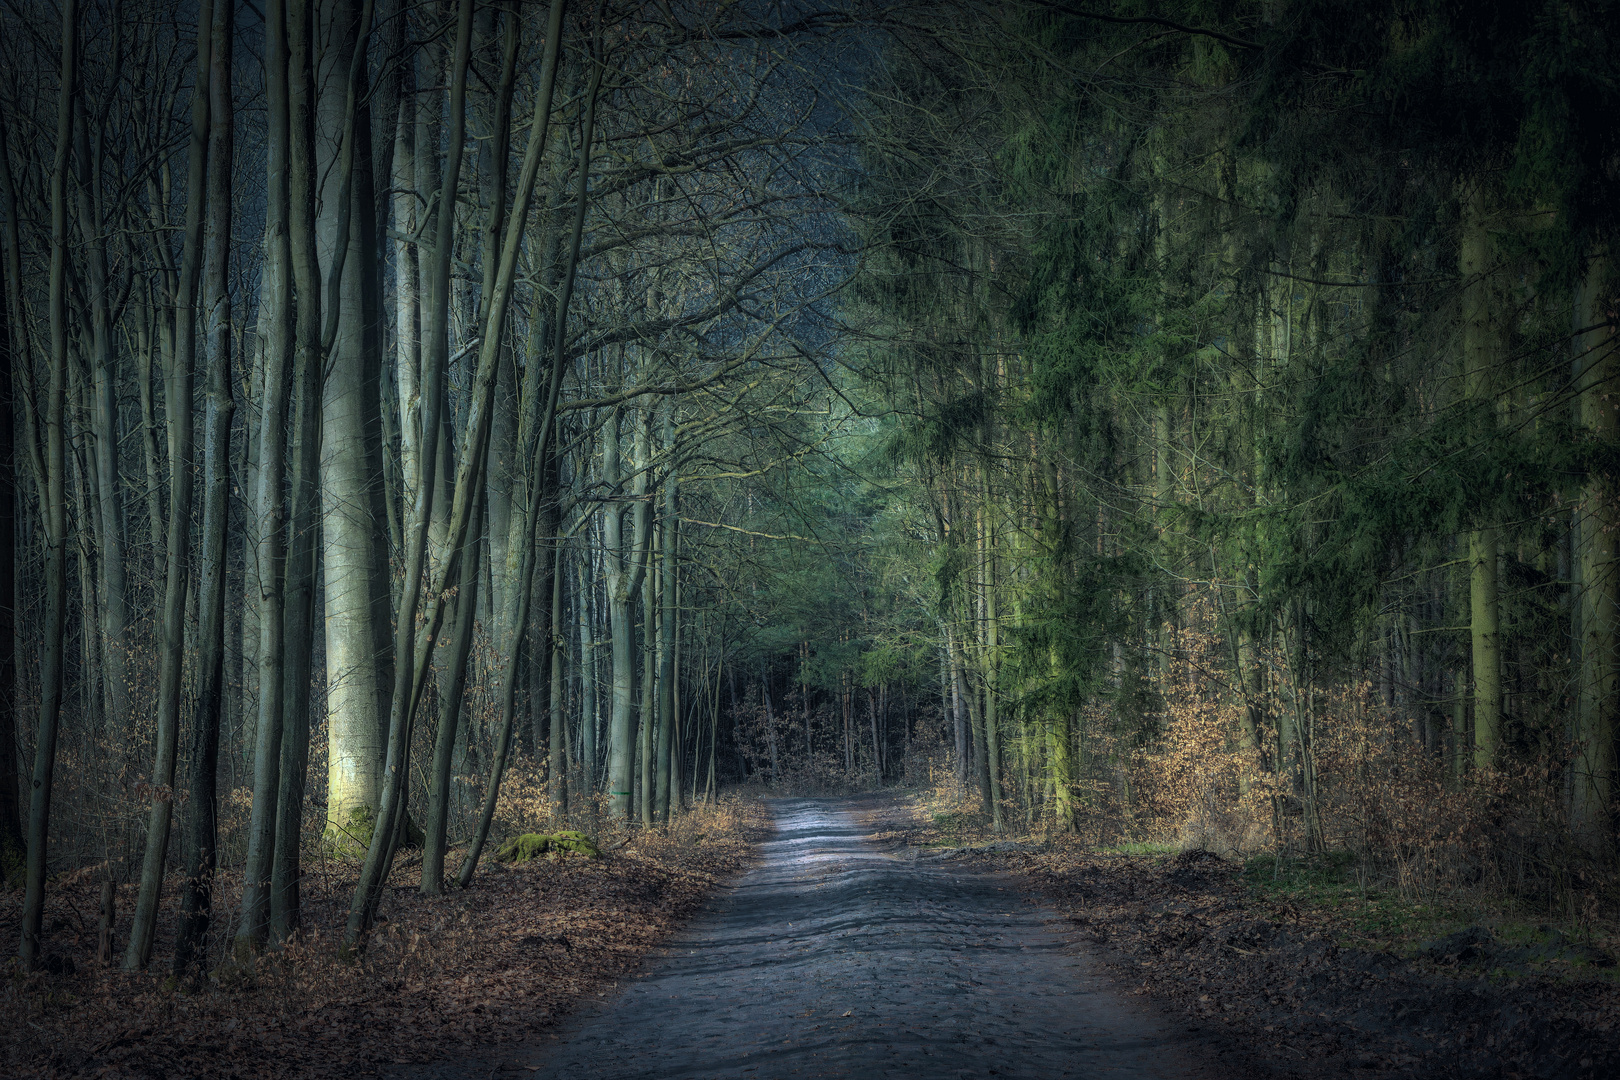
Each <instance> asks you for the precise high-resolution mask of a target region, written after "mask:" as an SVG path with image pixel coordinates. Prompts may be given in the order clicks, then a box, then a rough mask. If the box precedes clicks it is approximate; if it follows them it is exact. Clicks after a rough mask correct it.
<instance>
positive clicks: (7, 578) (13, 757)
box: [0, 121, 43, 889]
mask: <svg viewBox="0 0 1620 1080" xmlns="http://www.w3.org/2000/svg"><path fill="white" fill-rule="evenodd" d="M7 142H8V140H7V138H6V127H5V123H4V121H0V200H4V205H3V206H0V227H3V228H4V235H3V239H4V241H5V245H6V250H5V258H4V260H3V261H0V888H5V889H14V888H20V887H22V886H23V884H24V882H25V881H26V879H27V876H28V844H27V842H26V841H25V840H24V839H23V824H22V823H23V819H22V804H21V802H20V798H21V795H22V792H21V790H20V789H19V787H18V785H17V772H18V767H19V764H20V763H19V762H18V760H17V746H18V742H17V712H18V709H17V513H16V507H17V495H18V493H17V447H16V440H15V431H14V429H13V426H12V416H13V413H12V410H13V409H14V408H15V402H16V399H17V393H16V385H17V382H20V381H23V380H25V379H26V378H27V372H28V370H29V367H30V365H31V364H32V360H31V359H30V358H29V355H28V353H29V349H28V328H27V326H26V325H25V324H24V323H23V315H22V250H21V244H20V238H19V236H18V229H17V205H16V200H17V195H16V189H15V187H14V185H13V184H12V180H11V162H10V157H9V155H10V149H9V147H8V145H7ZM30 404H31V403H30ZM28 411H29V412H30V413H31V412H32V409H31V408H30V409H29V410H28ZM28 441H29V443H30V444H31V443H32V441H33V440H32V439H30V440H28ZM30 449H32V447H31V446H30ZM41 479H43V478H41Z"/></svg>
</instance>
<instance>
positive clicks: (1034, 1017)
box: [410, 799, 1219, 1080]
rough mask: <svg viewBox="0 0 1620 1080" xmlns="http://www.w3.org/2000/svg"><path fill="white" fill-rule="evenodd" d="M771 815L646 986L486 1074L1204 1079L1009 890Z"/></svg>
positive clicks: (796, 804)
mask: <svg viewBox="0 0 1620 1080" xmlns="http://www.w3.org/2000/svg"><path fill="white" fill-rule="evenodd" d="M772 809H773V811H774V813H775V816H776V826H777V831H776V833H775V835H774V836H773V837H772V838H771V839H770V840H769V841H768V842H767V843H766V844H765V845H764V851H763V859H762V860H761V862H760V864H759V865H758V866H756V867H755V868H754V869H753V870H752V871H750V872H749V873H748V874H746V875H745V876H744V877H743V878H741V879H740V880H739V881H738V882H737V884H736V885H735V886H733V887H732V888H731V889H729V890H728V891H727V893H726V894H725V895H724V896H723V897H722V898H721V899H720V900H719V901H717V903H716V905H715V908H714V910H713V911H712V912H711V913H710V914H708V915H705V916H703V917H700V918H699V920H698V921H697V922H695V923H694V924H692V925H691V926H690V927H689V928H688V929H687V930H686V931H684V932H683V933H681V934H679V935H678V936H677V937H676V938H675V939H674V940H672V941H671V942H670V944H669V945H668V946H667V947H666V948H665V949H664V950H663V955H662V956H661V957H657V958H655V959H653V960H652V961H651V963H650V965H649V969H648V971H647V973H646V975H645V976H644V977H643V978H641V979H638V980H635V981H634V982H630V983H628V984H626V985H624V986H622V987H621V992H620V993H618V994H617V995H615V996H613V997H611V998H610V999H609V1000H607V1001H605V1002H603V1003H601V1004H600V1005H597V1006H594V1007H591V1008H588V1009H586V1010H584V1011H582V1012H581V1013H579V1014H577V1015H576V1016H575V1017H573V1018H572V1019H571V1020H569V1021H567V1022H565V1023H564V1024H563V1025H562V1026H561V1027H559V1028H557V1029H554V1030H553V1031H551V1032H548V1033H546V1034H544V1035H541V1036H539V1037H538V1038H537V1040H536V1042H535V1043H534V1044H531V1045H530V1046H527V1047H521V1048H516V1049H515V1050H514V1051H512V1052H510V1053H503V1054H502V1055H501V1057H502V1061H501V1062H500V1064H499V1065H497V1066H496V1068H497V1069H499V1068H501V1066H504V1067H505V1068H507V1069H513V1068H515V1069H516V1070H518V1071H519V1073H520V1074H521V1073H528V1074H529V1075H532V1076H537V1077H544V1078H556V1080H561V1078H564V1077H568V1078H574V1077H581V1078H583V1077H603V1078H613V1080H630V1078H647V1080H651V1078H655V1077H656V1078H659V1080H670V1078H675V1077H705V1078H707V1077H754V1078H763V1077H807V1078H809V1077H861V1078H867V1077H950V1078H956V1077H990V1076H994V1077H1043V1078H1044V1077H1063V1076H1073V1077H1121V1078H1147V1077H1212V1076H1216V1075H1219V1074H1218V1072H1217V1071H1216V1070H1215V1069H1213V1068H1210V1067H1201V1066H1200V1064H1199V1063H1198V1062H1197V1060H1196V1058H1197V1056H1198V1050H1197V1047H1196V1046H1195V1045H1194V1044H1192V1043H1191V1042H1190V1041H1189V1040H1188V1039H1186V1038H1185V1037H1183V1036H1180V1035H1179V1034H1176V1033H1172V1031H1171V1030H1169V1029H1168V1028H1167V1027H1166V1026H1165V1025H1164V1024H1163V1023H1161V1022H1159V1021H1157V1020H1156V1019H1155V1018H1153V1017H1152V1016H1151V1015H1149V1014H1148V1013H1146V1012H1145V1011H1144V1010H1143V1009H1142V1008H1141V1007H1140V1006H1138V1005H1136V1004H1134V1003H1128V1002H1126V1001H1124V1000H1122V999H1121V998H1120V997H1119V995H1118V993H1117V992H1116V991H1115V990H1114V989H1113V988H1112V987H1111V986H1110V984H1109V983H1108V982H1107V981H1106V980H1105V979H1104V978H1103V977H1102V975H1101V973H1100V971H1099V970H1097V969H1096V967H1095V965H1094V964H1093V963H1092V962H1090V961H1088V959H1087V958H1086V957H1085V955H1084V954H1083V953H1081V952H1078V951H1077V950H1076V949H1075V948H1074V947H1073V946H1072V945H1071V944H1070V943H1069V942H1068V941H1067V940H1066V939H1065V937H1064V935H1063V932H1062V925H1061V923H1059V922H1058V921H1057V920H1056V918H1055V916H1053V915H1052V914H1051V913H1050V912H1048V911H1046V910H1044V909H1042V908H1040V907H1036V906H1034V905H1032V904H1030V903H1027V902H1025V901H1024V900H1022V899H1021V898H1020V895H1019V893H1018V892H1017V890H1016V889H1015V888H1014V886H1013V885H1012V883H1011V882H1009V881H1006V880H1003V879H999V878H997V877H995V876H993V875H985V874H976V873H973V872H971V871H965V870H963V869H962V868H960V867H952V866H946V865H931V864H930V863H929V862H927V861H926V860H920V859H918V858H917V852H916V850H915V849H905V848H897V849H893V850H884V849H882V848H880V847H878V846H876V845H874V844H873V843H872V842H871V841H870V840H868V839H867V837H866V833H867V831H868V830H867V829H865V828H864V827H863V826H862V825H861V824H860V822H859V819H858V818H857V816H856V815H855V814H854V813H852V812H851V811H850V809H849V808H848V804H846V803H842V802H841V801H840V800H836V799H822V800H810V799H783V800H778V801H776V802H775V803H773V806H772ZM491 1064H492V1063H484V1064H483V1065H482V1066H481V1067H480V1068H477V1070H476V1071H477V1074H478V1075H488V1072H487V1070H489V1068H490V1066H491ZM474 1071H475V1070H474V1068H473V1067H470V1066H466V1065H463V1066H460V1067H458V1066H456V1065H453V1064H450V1063H446V1064H442V1065H439V1066H436V1067H433V1068H431V1069H425V1070H420V1071H414V1070H413V1071H412V1073H411V1074H410V1075H412V1076H415V1077H423V1078H425V1077H434V1078H448V1077H452V1076H471V1075H474Z"/></svg>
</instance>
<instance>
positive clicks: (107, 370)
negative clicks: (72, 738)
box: [74, 101, 130, 738]
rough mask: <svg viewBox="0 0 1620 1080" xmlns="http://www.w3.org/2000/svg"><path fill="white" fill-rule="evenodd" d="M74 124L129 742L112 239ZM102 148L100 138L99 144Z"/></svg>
mask: <svg viewBox="0 0 1620 1080" xmlns="http://www.w3.org/2000/svg"><path fill="white" fill-rule="evenodd" d="M77 111H78V113H79V116H78V122H77V123H76V124H75V129H76V138H75V143H76V144H77V145H76V153H75V154H74V157H75V159H76V160H77V163H78V181H79V182H78V189H79V199H78V203H79V206H78V210H79V215H78V216H79V232H80V234H81V235H82V236H83V237H84V246H85V280H84V288H85V292H86V294H87V296H86V298H87V299H88V300H89V302H90V334H89V345H90V376H91V379H90V383H89V390H90V431H91V434H92V436H93V440H92V445H93V446H94V449H95V498H96V513H95V514H94V515H93V517H94V520H95V523H96V552H97V554H98V555H99V556H100V564H99V566H98V567H97V571H98V574H97V576H98V578H99V581H100V585H101V590H100V591H101V611H100V614H101V626H100V630H101V657H102V664H103V666H104V671H103V674H104V685H105V688H106V709H107V723H108V725H109V727H110V729H111V730H112V731H114V732H117V733H118V735H119V737H120V738H121V737H122V734H123V732H125V731H127V730H128V727H129V723H130V715H129V684H130V678H129V642H128V639H127V633H128V628H129V598H128V593H129V586H128V582H127V580H126V577H125V572H124V529H123V523H124V506H123V489H122V487H121V486H120V484H119V482H118V474H119V469H118V443H119V439H118V403H117V400H116V398H115V392H116V389H117V385H118V366H117V357H116V355H115V352H114V347H113V326H112V310H111V307H112V304H111V299H110V298H109V296H108V295H107V294H108V288H109V286H108V281H107V238H106V229H105V228H104V227H103V222H102V211H101V197H100V191H99V187H98V184H97V174H98V172H99V170H98V168H97V162H96V158H95V155H94V154H93V153H92V151H91V140H90V118H89V117H88V116H86V115H85V110H84V106H83V102H82V101H81V102H79V103H78V109H77ZM96 147H97V149H99V148H100V140H99V139H97V141H96Z"/></svg>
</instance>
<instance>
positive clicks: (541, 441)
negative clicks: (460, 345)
mask: <svg viewBox="0 0 1620 1080" xmlns="http://www.w3.org/2000/svg"><path fill="white" fill-rule="evenodd" d="M561 15H562V12H561V9H560V8H558V7H557V6H556V4H555V3H554V5H553V13H552V19H551V23H550V26H549V28H548V41H547V58H546V61H545V63H544V65H543V70H542V75H541V81H542V86H543V91H542V93H541V95H540V97H539V100H538V101H537V103H536V115H535V121H534V123H533V124H532V126H531V130H530V139H529V145H528V147H527V149H526V150H525V153H524V162H523V173H522V179H521V181H520V186H519V191H518V198H517V201H516V203H515V205H514V208H513V215H512V219H511V223H510V227H509V228H508V230H507V234H506V240H505V243H504V245H503V247H502V250H501V254H500V265H499V267H498V270H497V273H496V280H495V284H494V293H493V296H492V297H491V301H490V304H489V305H488V309H487V312H486V315H485V319H484V335H483V338H482V341H481V344H480V350H479V358H478V369H477V372H476V374H475V375H474V378H473V392H472V400H471V403H470V406H469V408H468V413H467V422H466V436H465V447H464V449H463V452H462V454H461V459H460V462H459V463H458V466H457V473H456V479H455V486H454V489H453V490H454V493H455V494H454V505H453V507H452V510H451V521H450V529H449V534H448V537H447V541H446V545H445V550H446V551H448V552H450V553H451V555H450V558H449V559H448V561H447V563H446V565H445V566H444V567H443V568H442V569H441V570H436V571H435V572H434V574H433V578H432V581H431V587H430V589H429V590H428V608H427V611H426V613H425V615H424V617H423V623H424V625H423V631H422V633H421V635H420V636H418V635H417V633H416V628H415V614H416V608H417V602H418V597H419V595H420V578H421V575H422V571H423V548H424V544H425V540H426V532H427V523H428V522H427V518H428V509H429V504H430V500H431V497H432V494H433V490H432V489H433V480H432V474H431V472H429V471H428V466H427V462H429V461H430V460H431V458H432V451H433V450H434V446H433V437H432V436H430V435H428V434H427V428H428V425H430V424H433V423H437V422H438V421H437V412H438V404H439V403H438V402H437V401H435V400H434V399H433V398H432V397H431V396H430V397H428V398H425V399H424V401H423V410H422V423H423V428H424V435H423V445H422V461H423V469H424V473H423V481H422V485H421V489H420V490H419V492H418V495H417V503H416V507H415V509H414V511H413V516H412V536H411V538H410V545H411V549H410V551H409V552H408V553H407V555H406V570H405V574H406V576H405V587H404V589H403V590H402V595H401V598H400V613H399V621H398V624H397V626H396V630H395V642H396V648H397V649H398V651H399V652H400V654H401V655H400V664H401V665H402V666H401V668H400V671H399V673H398V675H397V678H396V682H395V688H394V703H393V707H392V709H391V711H390V714H389V731H388V751H387V753H388V756H387V766H386V768H385V771H384V785H383V791H382V807H381V810H380V811H379V822H380V823H382V824H386V825H388V826H389V828H388V831H387V832H386V833H382V832H379V833H378V834H376V835H374V836H373V839H372V843H371V846H370V848H369V849H368V850H367V852H366V861H365V865H364V867H363V868H362V869H361V876H360V881H359V883H358V884H357V885H356V886H355V892H354V898H353V900H352V901H351V902H350V905H349V921H348V925H347V927H346V928H345V930H344V940H343V947H344V950H345V951H349V950H353V949H355V948H357V947H358V946H359V944H360V941H361V939H362V938H363V936H364V935H365V933H366V932H367V930H369V928H370V925H371V919H372V916H373V915H374V913H375V910H376V903H377V899H378V897H379V895H380V891H381V887H382V884H383V882H384V881H385V880H386V879H387V876H388V870H389V867H390V866H391V865H392V861H393V854H394V847H393V844H394V840H393V838H394V837H397V835H398V834H399V832H400V829H401V828H402V822H403V814H404V778H405V766H406V754H407V752H408V750H409V746H410V732H411V723H412V719H413V713H414V710H415V708H416V704H417V700H418V695H419V694H420V691H421V687H422V680H423V679H424V677H425V675H426V672H427V669H428V666H429V658H430V656H431V652H432V647H433V642H434V637H435V635H436V633H437V629H438V626H439V620H440V618H441V617H442V614H443V606H444V597H445V596H446V595H447V593H448V592H449V591H450V590H453V589H455V588H456V587H457V585H458V584H459V583H460V582H461V580H462V577H461V571H462V566H463V563H462V561H461V559H460V558H459V549H460V547H461V545H462V544H463V543H465V542H466V538H467V535H468V532H469V526H470V524H471V522H472V520H473V519H474V518H475V516H476V511H477V509H478V506H479V502H480V499H481V487H482V482H483V478H484V477H485V476H486V475H487V464H488V453H489V440H490V428H491V425H492V421H493V413H494V408H493V402H492V398H493V393H494V387H495V377H496V374H497V372H498V370H499V360H500V356H501V348H502V331H503V328H504V326H505V323H506V310H507V305H508V303H509V302H510V299H511V293H512V283H513V279H514V276H515V271H516V266H517V254H518V248H519V246H520V240H521V236H522V231H523V226H524V224H525V223H526V221H527V217H528V203H529V199H530V197H531V195H532V193H533V190H534V181H535V177H536V175H537V174H538V172H539V167H540V160H541V158H542V157H543V156H544V150H545V136H546V129H547V126H548V123H549V117H550V104H551V103H550V98H551V86H552V84H553V83H554V81H555V72H556V60H555V57H556V49H557V46H558V40H559V38H560V36H561V32H560V22H561ZM470 34H471V4H470V2H466V3H465V4H464V6H463V9H462V12H461V16H460V17H459V18H458V21H457V28H456V50H455V54H454V63H453V72H452V78H451V102H452V104H451V128H452V139H451V155H450V164H449V168H448V169H447V171H446V177H445V186H444V194H443V196H442V197H441V202H442V203H443V205H444V207H445V208H446V209H448V208H449V207H450V206H451V205H453V202H454V190H455V189H454V185H455V182H456V178H457V176H458V175H459V173H460V167H461V150H460V141H461V140H462V138H463V136H464V121H465V107H464V98H465V92H466V72H467V61H468V52H469V48H470V44H469V39H470ZM587 113H588V114H589V108H588V109H587ZM450 225H451V221H450V219H449V215H448V213H446V214H442V215H441V216H440V218H439V221H438V233H439V244H438V247H437V249H436V253H435V259H436V265H435V272H434V279H433V281H432V287H433V291H432V294H431V298H432V305H431V310H430V314H431V316H432V322H431V331H432V332H431V333H430V334H429V342H428V344H429V349H430V353H429V355H430V357H435V360H434V363H432V364H430V365H429V366H428V369H427V370H424V372H423V384H424V386H427V387H431V386H433V385H434V384H435V381H436V380H437V379H439V378H440V375H439V372H440V370H441V368H442V364H440V363H439V362H438V360H439V359H442V358H443V355H444V354H443V350H444V349H446V348H447V347H448V339H447V338H445V337H444V335H445V333H447V331H448V326H447V324H445V323H444V322H443V318H444V317H446V316H447V315H448V308H447V305H446V304H445V303H444V301H445V300H446V299H447V297H448V291H447V289H448V284H449V263H448V256H449V239H450V237H449V230H450ZM574 250H575V256H574V257H575V259H577V257H578V245H577V243H576V245H575V249H574ZM569 283H570V285H571V284H572V279H571V278H570V282H569ZM561 353H562V348H561V346H560V345H559V346H558V348H557V349H556V355H557V357H560V356H561ZM561 368H562V365H561V361H560V359H554V362H553V365H552V378H551V385H550V387H549V393H548V396H547V404H546V408H545V414H544V417H543V422H542V426H541V430H540V432H539V435H538V438H537V440H536V447H537V453H539V454H542V455H543V454H545V453H547V452H548V451H549V441H550V439H551V425H552V420H553V418H554V417H555V415H556V406H557V394H558V391H559V389H560V386H561V379H560V377H561ZM535 471H536V475H543V474H544V463H543V461H538V462H536V464H535ZM545 487H546V485H544V484H538V483H537V484H536V485H535V486H534V488H533V490H532V496H531V502H530V506H529V513H528V515H527V520H529V521H531V522H532V521H534V520H536V519H537V518H538V516H539V512H538V507H539V501H538V500H540V499H542V498H543V497H544V496H545V494H546V491H545ZM534 564H535V552H534V541H533V538H532V537H530V538H529V542H528V544H527V545H525V561H524V569H523V573H522V577H523V583H522V584H523V591H522V596H521V597H519V600H518V602H519V605H520V607H519V610H518V612H517V613H516V615H515V617H514V618H513V619H512V620H511V625H513V626H521V625H523V624H524V621H525V619H526V617H527V613H528V607H529V601H530V598H531V593H532V590H533V587H534ZM476 571H477V568H476V566H475V567H471V568H470V569H469V572H470V573H473V574H476ZM413 644H414V649H413V648H411V646H412V645H413ZM408 649H409V650H410V651H409V652H407V650H408ZM520 652H521V650H519V649H515V648H514V649H513V650H512V653H511V655H510V656H508V657H507V658H505V660H504V662H503V664H502V674H501V682H500V688H501V689H500V710H501V714H500V715H501V719H500V725H501V730H500V734H499V735H498V736H497V737H496V745H495V752H494V754H493V758H494V760H493V762H492V766H491V770H490V778H489V785H488V787H487V788H486V791H485V798H484V808H483V814H482V815H481V818H480V821H479V825H478V828H477V831H476V832H475V834H474V836H473V841H472V844H471V846H470V848H469V850H468V853H467V858H466V860H465V861H464V862H463V864H462V868H461V871H460V873H459V875H458V880H459V882H460V885H461V887H463V888H465V887H466V886H467V885H468V883H469V882H470V881H471V878H472V873H473V871H474V868H475V867H476V866H477V862H478V857H479V854H480V852H481V851H482V847H483V843H484V840H485V838H486V837H487V836H488V832H489V825H490V821H491V819H492V818H493V815H494V807H495V798H496V796H497V794H498V792H499V789H500V782H501V776H502V773H503V771H504V769H505V765H506V755H507V753H508V750H509V747H510V743H511V734H512V725H513V720H514V713H515V710H516V692H517V688H516V678H517V672H518V661H519V659H520V655H519V654H520ZM405 665H408V667H407V666H405Z"/></svg>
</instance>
